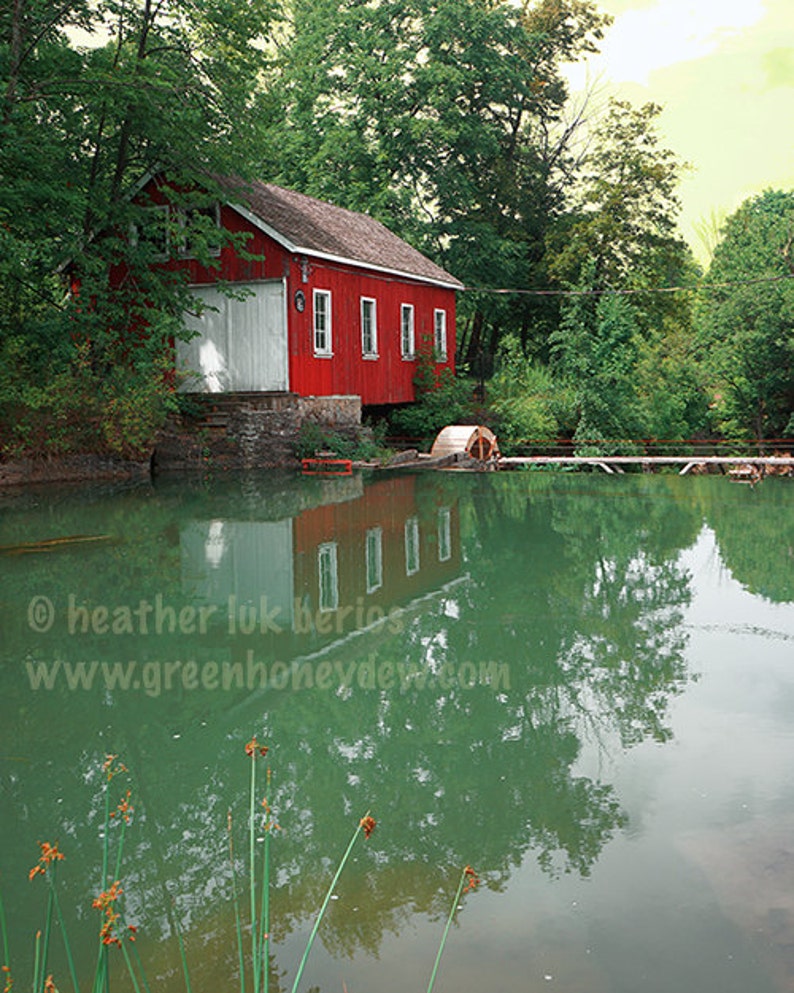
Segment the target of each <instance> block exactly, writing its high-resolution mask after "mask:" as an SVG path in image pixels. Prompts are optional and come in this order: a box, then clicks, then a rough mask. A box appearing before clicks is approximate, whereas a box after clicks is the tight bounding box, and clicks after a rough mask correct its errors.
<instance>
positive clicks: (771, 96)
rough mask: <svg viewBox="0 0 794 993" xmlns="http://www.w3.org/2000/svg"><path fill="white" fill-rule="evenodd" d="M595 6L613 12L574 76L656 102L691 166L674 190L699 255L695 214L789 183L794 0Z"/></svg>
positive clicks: (668, 133) (667, 135) (793, 131)
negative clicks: (598, 45) (597, 49)
mask: <svg viewBox="0 0 794 993" xmlns="http://www.w3.org/2000/svg"><path fill="white" fill-rule="evenodd" d="M598 6H599V8H600V9H601V10H604V11H606V12H607V13H610V14H612V15H613V16H614V17H615V22H614V24H613V25H612V27H611V28H610V29H609V31H608V33H607V36H606V37H605V39H604V41H603V43H602V52H601V54H600V55H599V56H596V57H593V58H591V59H590V60H589V62H588V63H587V66H586V67H585V66H578V67H574V70H573V72H572V75H571V83H572V85H573V86H574V87H579V86H584V84H585V83H586V82H587V81H589V82H591V83H596V84H597V87H598V93H599V95H601V96H603V95H604V94H612V95H615V96H618V97H621V98H623V99H629V100H631V102H632V103H634V104H637V105H640V104H643V103H646V102H647V101H649V100H652V101H653V102H655V103H659V104H662V106H663V107H664V111H663V113H662V115H661V117H660V118H659V128H660V131H661V136H662V139H663V141H664V142H665V144H666V145H667V147H669V148H671V149H672V150H673V151H674V152H676V154H677V155H678V156H679V158H681V159H683V160H684V161H686V162H689V163H690V164H691V165H692V167H693V168H692V171H691V172H690V173H689V174H688V175H687V176H686V177H685V179H684V181H683V182H682V184H681V187H680V190H679V193H680V196H681V200H682V202H683V211H682V215H681V230H682V233H683V235H684V236H685V237H686V239H687V240H688V241H689V242H690V244H691V245H692V248H693V249H694V250H695V252H696V254H697V255H698V256H699V257H700V258H701V259H704V257H705V252H704V247H703V243H702V240H701V238H700V237H699V235H698V234H697V227H698V225H699V223H702V222H704V221H705V222H706V223H707V224H708V223H709V221H710V220H711V218H712V217H715V216H716V217H718V218H720V219H722V218H723V217H724V216H725V215H727V214H730V213H732V212H733V211H734V210H735V209H736V208H737V207H738V206H739V204H740V203H741V202H742V201H743V200H744V199H746V198H747V197H748V196H752V195H754V194H755V193H760V192H761V191H762V190H764V189H767V188H769V187H772V188H778V189H794V0H600V2H599V4H598Z"/></svg>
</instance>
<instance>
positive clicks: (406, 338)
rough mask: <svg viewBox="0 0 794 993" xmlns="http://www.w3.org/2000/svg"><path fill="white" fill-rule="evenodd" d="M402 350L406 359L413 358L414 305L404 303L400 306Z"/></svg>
mask: <svg viewBox="0 0 794 993" xmlns="http://www.w3.org/2000/svg"><path fill="white" fill-rule="evenodd" d="M400 352H401V353H402V357H403V358H404V359H412V358H413V357H414V354H415V341H414V305H413V304H412V303H404V304H402V306H401V307H400Z"/></svg>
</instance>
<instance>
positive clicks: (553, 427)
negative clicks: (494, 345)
mask: <svg viewBox="0 0 794 993" xmlns="http://www.w3.org/2000/svg"><path fill="white" fill-rule="evenodd" d="M573 400H574V397H573V393H572V391H571V390H570V389H569V388H567V387H565V386H564V385H563V384H562V383H561V382H559V381H557V380H555V379H554V377H553V376H552V374H551V371H550V370H549V369H548V368H547V367H545V366H542V365H539V364H538V363H537V362H534V361H533V360H532V359H529V358H527V357H526V356H525V354H524V352H523V349H522V348H521V343H520V341H519V340H518V337H517V336H515V335H509V336H508V337H507V338H505V339H504V340H503V341H502V345H501V347H500V350H499V355H498V356H497V371H496V373H495V375H494V376H493V378H492V379H491V381H490V382H489V384H488V407H489V409H490V410H491V411H493V413H494V415H495V416H496V422H495V424H494V425H493V428H494V430H495V431H496V433H497V435H498V437H499V445H500V448H501V449H502V451H503V452H506V451H508V449H509V448H510V445H511V444H515V443H517V442H524V443H526V442H527V441H548V440H551V439H553V438H555V437H558V436H559V435H560V434H566V433H567V432H568V431H569V430H572V427H573V424H575V420H574V416H575V410H574V409H573Z"/></svg>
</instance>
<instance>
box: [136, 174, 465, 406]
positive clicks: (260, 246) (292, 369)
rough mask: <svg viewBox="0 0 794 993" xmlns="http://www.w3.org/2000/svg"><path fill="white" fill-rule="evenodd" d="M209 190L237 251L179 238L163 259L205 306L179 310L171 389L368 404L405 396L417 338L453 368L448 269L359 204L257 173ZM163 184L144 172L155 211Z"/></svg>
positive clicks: (164, 202) (410, 393)
mask: <svg viewBox="0 0 794 993" xmlns="http://www.w3.org/2000/svg"><path fill="white" fill-rule="evenodd" d="M221 189H222V191H223V194H224V202H221V203H219V204H218V205H217V207H216V208H215V218H214V219H215V222H216V223H217V224H219V225H221V226H222V227H224V228H226V229H227V230H229V231H231V232H233V233H235V234H237V235H243V236H244V237H245V246H244V252H240V251H239V250H238V249H237V248H236V246H235V245H234V244H228V245H226V244H225V245H223V247H221V248H219V249H218V258H217V263H218V265H217V268H213V267H208V266H205V265H202V264H200V263H199V262H198V261H197V260H196V259H195V258H191V257H190V251H189V249H188V248H186V247H184V246H183V250H182V252H181V253H180V256H179V258H178V259H177V260H175V261H173V262H172V263H171V264H172V265H176V266H179V267H184V268H187V269H188V272H189V279H190V284H191V289H192V292H193V293H194V294H195V296H196V297H197V298H198V299H200V300H201V301H202V302H203V303H204V304H205V305H206V306H205V308H204V309H203V312H202V313H201V315H200V316H190V317H189V318H188V320H187V323H188V326H189V327H191V328H193V329H194V330H195V331H196V332H197V334H196V336H195V337H194V338H193V339H192V340H191V341H189V342H180V343H179V344H178V345H177V368H178V369H179V370H180V371H182V372H185V373H188V374H189V375H188V376H187V378H186V380H185V381H184V383H183V385H182V387H181V388H182V389H184V390H187V391H191V392H199V393H225V392H243V391H246V392H247V391H256V392H260V391H261V392H273V391H276V392H279V391H284V392H291V393H296V394H298V395H299V396H333V395H357V396H360V397H361V402H362V404H363V405H379V404H392V403H404V402H407V401H410V400H413V399H414V389H413V378H414V373H415V369H416V358H417V355H418V354H419V353H420V351H421V350H423V349H426V350H427V351H428V352H429V353H431V354H432V355H433V359H434V361H435V363H436V365H437V367H438V368H441V367H447V368H449V369H452V370H454V357H455V292H456V290H459V289H461V288H462V284H461V283H460V282H459V281H458V280H457V279H455V278H454V277H453V276H451V275H449V273H447V272H445V271H444V270H443V269H441V268H440V267H439V266H437V265H436V264H435V263H434V262H431V261H430V259H428V258H426V257H425V256H424V255H422V254H421V253H420V252H418V251H417V250H416V249H414V248H412V247H411V246H410V245H408V244H407V243H406V242H404V241H403V240H402V239H400V238H398V237H397V236H396V235H394V234H393V233H392V232H390V231H389V230H387V228H385V227H384V226H383V225H382V224H380V223H379V222H377V221H375V220H373V219H372V218H371V217H368V216H366V215H365V214H358V213H355V212H353V211H349V210H344V209H342V208H340V207H335V206H332V205H331V204H328V203H324V202H322V201H320V200H315V199H314V198H312V197H308V196H304V195H303V194H301V193H295V192H291V191H289V190H284V189H281V188H280V187H277V186H271V185H266V184H264V183H260V182H251V183H244V182H242V181H240V180H221ZM167 190H168V187H167V186H165V185H163V184H162V183H161V182H160V181H158V180H156V179H155V180H151V181H150V182H149V184H148V186H147V187H146V188H145V194H147V195H148V196H149V198H150V199H151V202H152V204H153V205H154V209H155V210H159V211H164V212H165V211H169V210H172V209H174V208H171V207H169V205H168V198H167ZM169 227H170V228H171V229H173V225H169ZM252 257H253V258H252ZM218 280H223V281H225V282H228V283H233V284H234V288H235V289H236V290H239V291H241V292H242V296H237V295H236V296H234V297H229V296H228V295H225V294H224V293H222V292H221V291H220V290H219V289H218V285H217V284H218Z"/></svg>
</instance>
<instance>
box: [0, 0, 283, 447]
mask: <svg viewBox="0 0 794 993" xmlns="http://www.w3.org/2000/svg"><path fill="white" fill-rule="evenodd" d="M271 13H272V11H271V8H270V0H254V2H252V3H246V4H236V3H233V2H231V0H199V2H197V3H184V2H181V0H179V2H177V3H175V4H169V5H168V6H167V7H165V6H164V5H162V4H150V3H143V2H141V3H133V4H129V3H119V2H117V0H108V2H104V3H99V4H92V3H87V2H85V0H72V2H67V3H64V4H58V5H55V7H53V6H52V5H50V4H43V3H19V4H12V5H10V6H9V5H6V7H5V8H4V9H3V11H2V12H0V94H2V96H0V360H2V363H1V364H2V368H3V370H4V372H3V373H2V374H0V421H1V422H2V423H3V425H4V430H3V432H2V434H3V442H4V445H5V447H6V450H8V445H9V444H10V445H11V447H12V448H15V447H16V448H18V449H24V450H27V451H30V452H31V453H34V454H35V453H39V454H40V453H43V452H45V451H52V450H62V449H63V450H65V449H66V448H72V449H73V450H80V449H82V448H84V447H85V446H88V447H89V448H93V449H96V448H100V449H101V448H103V447H109V448H110V449H111V450H113V451H142V450H143V449H144V448H145V447H146V445H147V444H148V443H149V442H150V440H151V432H152V431H153V430H154V429H155V427H156V425H157V424H158V422H159V420H160V411H161V408H162V407H163V406H164V405H165V404H167V402H168V395H169V391H170V386H169V384H168V383H166V382H164V381H163V378H162V376H161V364H162V358H163V356H165V355H167V354H169V350H170V348H171V347H172V344H173V341H174V340H175V339H176V338H179V337H180V336H182V335H184V333H185V332H184V327H183V321H182V314H183V312H184V309H185V304H186V300H187V292H186V287H185V286H184V285H183V284H182V283H180V281H179V280H178V279H175V278H174V277H173V276H172V275H169V274H168V272H167V271H166V269H165V268H164V267H162V266H154V267H153V266H152V262H154V261H157V259H156V248H155V246H154V245H153V243H152V242H151V240H147V239H146V238H145V237H144V238H138V239H131V238H130V237H128V235H129V232H130V231H131V230H133V228H134V229H137V230H138V231H142V230H143V229H144V228H145V221H146V217H147V216H148V215H147V213H146V211H145V209H144V208H143V206H142V205H139V204H137V203H136V202H135V200H134V199H133V194H134V193H135V191H136V189H137V188H138V184H139V183H140V180H141V178H142V177H143V176H144V175H145V174H146V173H147V172H151V171H154V170H155V169H164V170H167V171H168V172H169V174H170V175H172V176H174V177H175V178H176V180H177V182H178V183H180V185H181V188H183V189H189V188H191V187H192V186H194V185H195V183H196V182H197V181H199V182H200V183H201V184H202V186H203V187H208V186H209V191H208V195H209V197H210V198H211V197H212V196H213V191H212V189H211V185H212V184H211V180H210V179H209V178H208V177H209V176H210V175H211V174H221V173H229V172H242V173H245V172H246V171H247V169H248V166H249V164H250V151H251V149H252V148H253V147H255V146H256V145H257V140H256V134H257V130H258V127H259V122H260V115H259V114H257V113H253V110H254V104H255V103H256V100H257V97H256V94H257V92H258V81H259V78H260V74H261V72H262V71H263V69H264V68H265V66H266V64H267V59H266V55H265V53H264V52H263V50H262V47H261V45H259V44H254V42H257V41H259V39H261V38H262V37H263V36H265V35H266V34H267V31H268V26H269V23H270V19H271ZM221 27H222V30H221ZM78 31H81V32H84V33H86V34H87V35H88V36H89V37H90V39H91V40H92V41H93V42H94V44H89V45H87V46H85V47H81V46H78V44H77V43H76V42H75V41H74V38H75V33H76V32H78ZM252 94H254V96H252ZM184 217H185V219H186V223H185V225H184V227H183V226H182V223H181V221H180V227H179V232H178V234H179V237H180V239H181V238H187V239H188V241H189V243H190V244H191V247H192V249H195V254H196V255H197V257H198V258H200V259H203V260H205V261H208V260H209V255H210V253H209V252H208V247H209V246H208V239H209V238H210V237H211V236H212V235H211V232H210V231H209V229H208V225H207V222H206V218H205V217H204V218H203V217H202V215H201V214H200V212H196V211H194V212H193V213H192V214H189V215H184ZM174 233H177V232H174ZM175 245H176V243H174V246H175ZM111 273H112V274H113V275H114V279H115V282H116V284H117V285H116V286H115V287H114V289H113V290H112V291H111V289H110V287H109V274H111ZM78 282H79V292H75V286H76V283H78ZM144 328H145V329H146V330H145V333H144V330H143V329H144ZM70 383H73V384H75V385H76V386H77V387H78V389H77V391H76V392H75V394H74V396H73V403H70V393H69V384H70ZM83 387H84V389H83ZM42 391H46V394H47V396H48V397H49V398H50V399H51V401H52V410H51V411H49V412H48V411H47V410H46V407H47V402H46V401H45V400H44V398H43V394H42ZM86 393H87V395H88V399H89V402H88V403H87V405H86V406H85V407H84V408H83V413H84V419H85V424H86V429H85V430H84V429H82V428H81V429H80V430H77V431H76V432H74V425H73V424H72V420H73V419H74V417H76V415H77V414H78V412H79V411H80V407H79V405H78V401H79V402H80V403H82V402H83V401H84V400H85V399H86V396H85V394H86ZM73 415H74V417H73ZM20 419H22V420H28V419H30V421H31V424H30V426H29V427H26V428H24V429H21V428H20V427H19V426H18V425H17V424H15V422H18V421H19V420H20ZM88 426H93V428H94V434H93V436H91V432H90V431H89V430H88ZM44 427H47V428H49V427H51V428H52V429H53V431H54V434H53V435H52V436H51V435H50V433H49V430H43V429H44ZM73 432H74V433H73ZM127 432H129V436H128V437H121V433H125V434H126V433H127ZM9 435H11V437H10V438H9Z"/></svg>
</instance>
